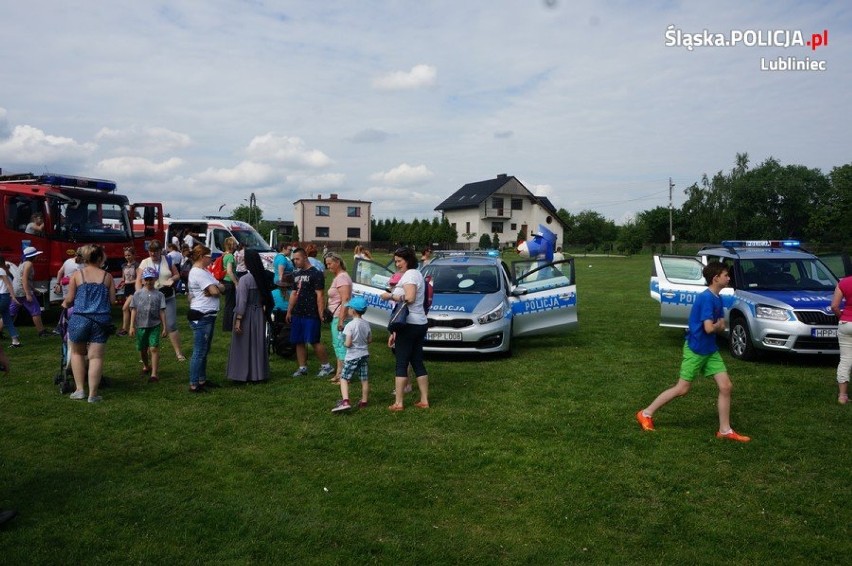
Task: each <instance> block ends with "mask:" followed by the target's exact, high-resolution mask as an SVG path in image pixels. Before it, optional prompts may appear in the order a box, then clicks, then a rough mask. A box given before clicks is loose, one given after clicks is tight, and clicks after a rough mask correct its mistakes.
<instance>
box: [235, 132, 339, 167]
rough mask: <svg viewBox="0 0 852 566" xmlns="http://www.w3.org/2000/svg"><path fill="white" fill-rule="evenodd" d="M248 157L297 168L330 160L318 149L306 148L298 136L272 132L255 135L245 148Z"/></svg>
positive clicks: (321, 163) (326, 164)
mask: <svg viewBox="0 0 852 566" xmlns="http://www.w3.org/2000/svg"><path fill="white" fill-rule="evenodd" d="M246 155H248V157H249V159H251V160H252V161H256V162H266V163H278V164H281V165H286V166H290V167H295V168H299V169H304V168H308V169H319V168H322V167H327V166H328V165H331V163H332V161H331V158H329V157H328V156H327V155H326V154H325V153H323V152H321V151H320V150H318V149H307V148H306V147H305V142H304V140H302V139H301V138H298V137H288V136H278V135H275V134H273V133H271V132H270V133H268V134H264V135H262V136H255V138H254V139H252V140H251V142H250V143H249V146H248V148H247V149H246Z"/></svg>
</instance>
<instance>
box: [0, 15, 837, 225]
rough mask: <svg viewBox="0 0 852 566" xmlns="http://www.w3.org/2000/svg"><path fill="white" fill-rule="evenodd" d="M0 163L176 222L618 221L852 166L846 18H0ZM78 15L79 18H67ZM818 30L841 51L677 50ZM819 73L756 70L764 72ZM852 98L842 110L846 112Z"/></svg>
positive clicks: (800, 48)
mask: <svg viewBox="0 0 852 566" xmlns="http://www.w3.org/2000/svg"><path fill="white" fill-rule="evenodd" d="M7 4H9V5H7V6H6V7H4V14H3V18H2V20H0V33H2V35H3V38H4V43H5V48H4V61H3V64H2V65H0V84H2V85H3V86H2V88H0V167H2V168H3V170H4V171H6V172H20V171H33V172H37V173H39V172H44V171H51V172H64V173H70V174H78V175H86V176H94V177H104V178H108V179H114V180H116V181H118V182H119V186H120V189H121V190H122V192H124V193H126V194H128V195H129V196H130V198H131V200H134V201H145V200H159V201H162V202H164V203H165V205H166V210H167V211H169V212H171V214H172V215H173V216H177V217H181V216H183V217H186V216H198V215H200V214H213V213H216V211H217V209H218V208H219V206H220V205H222V204H226V206H225V208H224V210H223V212H228V211H229V210H230V209H233V207H235V206H238V205H240V204H243V203H244V201H245V199H247V198H248V197H249V195H250V194H251V193H254V194H255V195H256V198H257V201H258V203H259V204H260V206H261V207H262V208H263V210H264V216H265V217H266V218H283V219H292V215H293V205H292V203H293V202H294V201H295V200H297V199H300V198H307V197H314V196H316V195H318V194H321V195H323V196H327V195H328V194H330V193H337V194H339V195H340V197H341V198H352V199H364V200H371V201H373V202H374V205H373V211H374V214H375V215H376V216H377V217H380V218H384V217H391V216H396V217H397V218H404V219H409V220H410V219H413V218H415V217H419V218H427V217H431V216H433V215H434V212H433V208H434V207H435V206H436V205H437V204H438V203H440V202H441V201H442V200H443V199H444V198H446V197H447V196H449V195H450V194H451V193H452V192H453V191H455V190H456V189H458V188H459V187H461V186H462V185H463V184H465V183H468V182H473V181H480V180H483V179H487V178H490V177H493V176H496V175H497V174H498V173H507V174H510V175H515V176H516V177H518V178H519V179H520V180H521V181H522V182H523V183H524V184H525V185H526V186H527V187H528V188H529V189H530V190H532V191H533V192H535V193H537V194H541V195H545V196H547V197H549V198H550V199H551V201H552V202H553V203H554V204H555V205H556V206H557V207H563V208H566V209H567V210H569V211H571V212H580V211H582V210H586V209H591V210H597V211H598V212H600V213H601V214H603V215H605V216H607V217H609V218H612V219H613V220H616V221H617V222H619V223H621V222H623V221H625V220H626V219H629V218H630V217H631V215H632V214H635V213H636V212H639V211H641V210H645V209H649V208H653V207H655V206H658V205H659V206H665V205H667V204H668V179H669V177H672V178H673V180H674V182H675V185H676V188H675V205H679V204H680V203H682V201H683V189H685V188H686V187H687V186H689V185H690V184H692V183H694V182H697V181H699V180H700V178H701V175H702V174H704V173H708V174H711V175H712V174H713V173H715V172H716V171H718V170H728V169H730V168H731V167H732V166H733V163H734V157H735V154H736V153H737V152H748V153H749V155H750V158H751V162H752V164H754V165H757V164H759V163H760V162H761V161H763V160H764V159H766V158H767V157H769V156H773V157H775V158H776V159H778V160H780V161H781V162H782V164H797V165H805V166H808V167H813V168H819V169H822V170H823V171H828V170H830V169H831V168H832V167H834V166H839V165H843V164H845V163H849V162H852V158H850V157H852V155H850V151H849V148H850V147H852V140H851V139H850V137H852V118H850V115H851V114H852V113H850V112H849V111H848V108H847V106H848V102H847V101H848V97H849V92H852V72H850V71H852V69H850V61H852V57H850V55H852V49H850V34H849V31H850V24H852V12H850V9H849V8H848V7H847V6H848V5H849V3H848V2H844V1H840V0H837V1H825V2H791V1H784V0H780V1H766V2H763V1H753V2H742V1H730V0H722V1H718V2H710V1H707V2H697V1H694V2H673V1H669V2H641V3H640V2H627V1H610V2H591V1H583V0H579V1H572V2H568V1H567V0H548V1H545V0H493V1H478V0H471V1H460V0H454V1H444V0H434V1H430V2H415V1H381V0H373V1H365V2H342V1H341V2H333V1H331V2H285V1H280V2H276V1H263V0H245V1H235V0H208V1H201V0H199V1H188V0H172V1H169V2H161V3H158V2H130V1H126V0H113V1H101V0H92V1H89V2H85V3H79V4H82V6H70V5H69V4H72V3H68V2H58V1H33V2H14V3H7ZM74 4H78V3H74ZM669 25H673V26H674V27H675V29H677V30H681V31H682V32H684V33H696V32H697V33H700V32H702V31H703V30H705V29H706V30H708V31H709V32H711V33H722V34H726V35H728V36H730V33H731V32H732V30H741V31H746V30H753V31H754V32H762V33H763V34H764V37H766V34H767V33H768V32H773V31H775V30H790V32H795V31H798V32H801V34H802V35H803V38H804V40H809V39H810V37H811V34H812V33H820V32H822V31H823V30H825V29H827V30H828V33H829V35H828V37H829V42H828V45H827V46H824V47H820V48H818V49H815V50H812V49H811V48H810V47H807V46H790V47H786V48H785V47H783V46H776V45H773V46H747V45H744V44H739V45H736V46H731V47H696V48H695V49H693V50H688V49H687V48H686V47H684V46H666V45H665V42H666V36H665V34H666V30H667V26H669ZM779 57H780V58H783V59H785V60H786V59H787V58H789V57H794V58H797V59H798V60H804V59H805V58H806V57H810V58H811V59H813V60H818V61H825V66H826V70H825V71H809V72H804V71H799V72H781V71H763V70H761V59H762V58H763V59H765V60H771V61H776V60H777V59H778V58H779ZM844 103H846V104H844Z"/></svg>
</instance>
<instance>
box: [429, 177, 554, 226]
mask: <svg viewBox="0 0 852 566" xmlns="http://www.w3.org/2000/svg"><path fill="white" fill-rule="evenodd" d="M512 179H514V180H515V181H517V182H518V184H519V185H521V186H522V187H524V184H523V183H521V182H520V181H518V179H517V177H515V176H514V175H498V176H497V177H496V178H494V179H486V180H484V181H477V182H475V183H468V184H466V185H465V186H463V187H462V188H460V189H459V190H457V191H456V192H454V193H453V194H452V195H450V196H449V198H447V199H446V200H444V202H442V203H441V204H439V205H438V206H436V207H435V210H458V209H462V208H476V207H477V206H479V205H480V204H481V203H482V201H484V200H485V199H487V198H488V197H490V196H491V195H493V194H494V193H496V192H497V191H499V190H500V189H501V188H503V186H504V185H506V183H508V182H509V181H511V180H512ZM524 189H526V190H527V192H528V193H529V197H530V198H532V199H535V201H536V202H537V203H538V204H540V205H541V206H542V207H543V208H545V209H546V210H547V211H548V212H550V213H551V214H553V215H554V216H555V215H556V207H555V206H553V203H552V202H550V199H549V198H547V197H539V196H536V195H534V194H532V192H530V190H529V189H527V188H526V187H524Z"/></svg>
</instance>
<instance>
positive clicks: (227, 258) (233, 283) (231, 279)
mask: <svg viewBox="0 0 852 566" xmlns="http://www.w3.org/2000/svg"><path fill="white" fill-rule="evenodd" d="M222 249H223V250H224V251H225V253H224V254H223V255H222V267H224V268H225V277H224V278H223V279H222V283H224V284H225V293H224V295H225V312H224V314H223V316H222V330H224V331H225V332H231V331H232V330H233V329H234V307H235V306H236V304H237V281H238V278H237V260H236V258H235V257H234V252H236V251H237V239H236V238H234V237H233V236H229V237H227V238H225V241H224V242H223V244H222Z"/></svg>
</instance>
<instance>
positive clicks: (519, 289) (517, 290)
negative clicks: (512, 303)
mask: <svg viewBox="0 0 852 566" xmlns="http://www.w3.org/2000/svg"><path fill="white" fill-rule="evenodd" d="M529 292H530V290H529V289H527V288H526V287H515V288H514V289H512V296H513V297H520V296H521V295H526V294H527V293H529Z"/></svg>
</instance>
